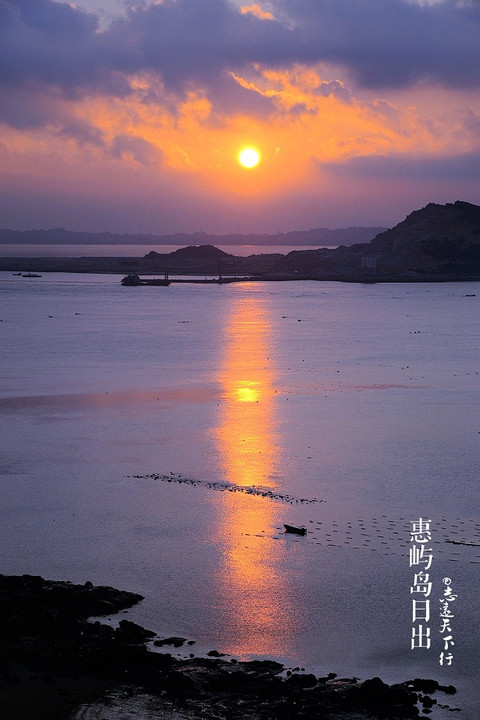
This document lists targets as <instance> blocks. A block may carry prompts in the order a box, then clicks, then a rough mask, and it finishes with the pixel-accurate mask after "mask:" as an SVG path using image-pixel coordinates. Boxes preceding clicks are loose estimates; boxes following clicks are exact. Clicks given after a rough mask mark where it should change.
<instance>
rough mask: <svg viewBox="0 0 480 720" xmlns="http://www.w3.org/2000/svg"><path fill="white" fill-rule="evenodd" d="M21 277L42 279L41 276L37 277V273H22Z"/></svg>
mask: <svg viewBox="0 0 480 720" xmlns="http://www.w3.org/2000/svg"><path fill="white" fill-rule="evenodd" d="M22 277H26V278H35V277H42V276H41V275H37V273H32V272H28V273H24V274H23V275H22Z"/></svg>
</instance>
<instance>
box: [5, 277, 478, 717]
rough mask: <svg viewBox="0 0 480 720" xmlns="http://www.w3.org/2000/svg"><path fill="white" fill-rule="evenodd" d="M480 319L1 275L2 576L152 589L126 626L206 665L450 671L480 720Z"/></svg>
mask: <svg viewBox="0 0 480 720" xmlns="http://www.w3.org/2000/svg"><path fill="white" fill-rule="evenodd" d="M479 310H480V285H479V284H475V283H458V284H451V283H445V284H415V285H401V284H378V285H354V284H341V283H321V282H298V283H296V282H290V283H270V284H269V283H255V284H238V285H225V286H207V285H206V286H201V285H181V286H176V285H171V286H170V287H168V288H158V287H157V288H155V287H151V288H150V287H148V288H124V287H122V286H121V285H120V283H119V278H118V277H116V276H102V275H68V274H50V275H49V274H43V277H41V278H37V279H27V278H21V277H14V276H12V275H11V274H7V273H0V320H1V322H0V337H1V347H2V354H1V358H2V359H1V386H0V388H1V389H0V418H1V427H2V433H1V444H2V453H1V468H0V471H1V475H0V498H1V502H0V519H1V522H0V571H1V572H2V573H6V574H18V573H31V574H41V575H43V576H45V577H48V578H51V579H70V580H72V581H74V582H81V583H83V582H85V581H86V580H91V581H92V582H94V583H95V584H108V585H113V586H116V587H121V588H123V589H127V590H132V591H137V592H140V593H142V594H143V595H145V600H144V601H143V602H142V603H141V604H140V605H139V606H138V607H137V608H134V609H132V610H131V611H130V613H129V618H130V619H132V620H134V621H136V622H139V623H141V624H143V625H145V626H146V627H149V628H150V629H153V630H155V631H156V632H158V633H159V634H161V635H167V634H168V635H172V634H175V635H181V636H183V637H186V638H189V639H193V640H196V641H197V643H196V645H194V646H193V647H194V648H195V652H201V651H206V650H210V649H212V648H215V649H218V650H221V651H223V652H226V653H229V654H231V655H233V656H235V657H238V658H240V657H242V658H246V657H256V656H261V657H264V656H268V657H274V658H277V659H280V660H282V661H284V662H285V663H287V664H288V665H289V666H294V665H301V666H302V667H305V668H307V669H310V670H313V671H314V672H317V673H319V674H320V673H326V672H330V671H332V672H337V673H338V674H339V675H340V676H347V675H356V676H357V677H360V678H366V677H371V676H372V675H377V674H378V675H380V676H381V677H382V678H383V679H384V680H386V681H387V682H393V681H401V680H406V679H409V678H411V677H418V676H422V677H434V678H436V679H437V680H439V682H441V683H442V684H447V685H448V684H454V685H456V686H457V687H458V688H459V689H460V693H459V695H458V696H456V697H454V698H453V699H452V697H451V696H449V697H447V698H446V701H447V702H448V703H449V704H450V706H456V705H458V706H459V707H462V708H463V710H462V713H456V716H457V717H460V718H462V720H463V719H467V718H468V719H469V720H470V719H472V720H473V719H474V718H478V717H479V713H480V709H479V708H480V702H478V701H479V697H478V683H477V669H478V666H479V664H480V657H479V654H480V653H479V646H478V639H479V638H478V587H479V583H478V578H479V572H480V504H479V483H478V468H479V467H480V457H479V455H480V453H479V447H480V418H479V410H478V408H479V407H480V402H479V401H480V393H479V390H480V374H479V373H480V353H479V348H480V323H479V318H480V312H479ZM420 517H423V518H425V519H428V520H431V535H432V537H431V542H430V543H429V547H430V548H431V550H432V553H431V554H432V556H433V561H432V565H431V568H430V569H429V571H428V573H429V582H432V587H431V594H430V596H429V599H430V603H431V605H430V614H431V617H430V620H429V621H428V622H427V621H424V622H423V626H424V627H427V626H428V628H429V630H430V634H431V647H430V648H429V649H427V648H415V649H414V650H411V649H410V641H411V635H412V627H413V625H414V623H413V620H412V594H411V592H410V588H411V587H412V585H414V573H415V572H418V571H419V567H418V566H417V567H416V568H415V567H410V565H409V548H410V547H411V545H412V543H411V542H410V529H411V524H410V522H411V521H413V520H417V521H418V519H419V518H420ZM284 523H290V524H294V525H295V524H303V525H305V526H306V527H307V529H308V534H307V536H306V537H303V538H302V537H295V536H292V535H285V533H284V532H283V524H284ZM420 569H421V568H420ZM445 577H449V578H451V587H452V588H453V589H454V592H455V593H456V595H457V599H456V600H455V602H454V603H452V607H453V606H454V615H455V616H454V618H453V619H452V624H451V632H450V635H451V636H452V638H453V640H454V642H455V645H454V646H453V645H451V646H450V650H449V651H450V652H451V653H452V654H453V661H452V664H451V666H449V667H447V666H441V665H440V663H439V657H440V653H441V652H442V650H444V641H443V639H442V637H443V636H442V634H441V633H440V627H441V624H440V618H439V612H440V599H441V598H442V596H443V592H444V588H445V585H444V584H443V582H442V579H443V578H445ZM417 586H418V583H417ZM420 599H422V600H424V599H425V595H423V596H422V597H421V598H420ZM418 624H419V623H418V621H416V622H415V627H416V628H418ZM444 635H445V633H444ZM190 649H191V648H190V647H189V651H190ZM442 701H443V699H442V696H439V702H442ZM435 712H436V714H435V713H434V714H433V715H432V717H433V718H436V717H438V718H440V717H443V716H442V715H441V711H440V713H439V711H438V709H437V710H436V711H435Z"/></svg>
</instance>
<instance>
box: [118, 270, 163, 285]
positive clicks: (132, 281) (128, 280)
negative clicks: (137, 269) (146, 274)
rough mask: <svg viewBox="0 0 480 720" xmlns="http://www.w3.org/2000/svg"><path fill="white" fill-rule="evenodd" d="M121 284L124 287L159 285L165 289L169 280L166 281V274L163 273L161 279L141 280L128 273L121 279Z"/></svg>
mask: <svg viewBox="0 0 480 720" xmlns="http://www.w3.org/2000/svg"><path fill="white" fill-rule="evenodd" d="M121 283H122V285H124V286H126V287H138V286H140V285H160V286H162V287H165V286H167V285H170V283H171V280H169V279H168V273H165V277H163V278H141V277H140V275H135V274H134V273H130V274H129V275H126V276H125V277H124V278H123V280H122V281H121Z"/></svg>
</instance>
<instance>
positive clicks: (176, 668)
mask: <svg viewBox="0 0 480 720" xmlns="http://www.w3.org/2000/svg"><path fill="white" fill-rule="evenodd" d="M142 599H143V598H142V597H141V596H140V595H137V594H135V593H131V592H125V591H120V590H115V589H114V588H110V587H94V586H93V585H92V583H90V582H87V583H85V584H84V585H74V584H72V583H69V582H58V581H49V580H44V579H43V578H41V577H38V576H30V575H23V576H14V577H12V576H4V575H0V708H1V717H2V720H38V718H48V719H49V720H67V718H80V717H90V715H88V713H87V715H85V714H84V710H82V709H81V708H83V709H85V708H88V707H93V706H94V704H95V702H96V701H99V700H100V699H101V698H105V697H107V698H108V694H109V693H115V692H116V693H117V697H118V693H119V692H120V693H121V697H123V698H125V699H127V698H131V697H133V696H139V695H141V694H142V693H148V696H149V698H150V703H153V704H154V706H155V712H156V714H155V717H158V718H177V719H180V718H190V720H196V719H198V720H199V719H200V718H211V719H212V720H220V718H226V717H228V718H229V719H230V718H232V719H233V720H235V719H237V720H240V718H242V720H254V719H256V720H274V719H275V720H280V719H282V718H285V719H286V718H288V719H289V720H290V719H295V718H303V719H305V720H307V719H309V720H335V719H337V720H340V719H343V720H347V719H348V718H352V720H353V718H356V720H363V719H364V718H365V719H366V718H388V719H389V720H396V719H398V720H400V719H401V718H416V717H419V716H425V717H426V716H428V714H429V713H430V712H431V708H432V707H433V706H434V705H435V704H437V702H438V704H439V706H443V707H448V706H447V705H442V703H444V702H445V700H444V696H445V694H447V695H451V694H453V693H455V688H453V687H452V686H448V687H440V686H439V684H438V682H436V681H435V680H425V679H418V678H417V679H414V680H411V681H408V682H403V683H400V684H397V685H390V686H389V685H387V684H385V683H384V682H382V680H381V679H380V678H378V677H376V678H372V679H369V680H365V681H363V682H359V681H358V680H357V679H356V678H343V679H339V678H337V677H336V675H335V674H333V673H331V674H329V675H327V676H325V677H316V676H314V675H313V674H310V673H306V672H304V671H301V669H300V668H295V669H287V668H285V667H283V666H282V665H281V664H279V663H278V662H275V661H272V660H263V661H251V662H239V661H238V662H237V661H236V660H235V659H234V658H230V659H227V658H225V656H223V655H222V654H221V653H219V652H218V651H215V650H212V651H210V652H209V653H207V656H206V657H198V658H197V657H195V656H194V654H193V653H192V652H188V651H190V650H191V646H192V645H193V644H194V643H193V641H187V640H186V639H185V638H176V637H172V638H157V637H156V635H155V633H154V632H152V631H149V630H145V629H144V628H142V627H140V626H139V625H137V624H135V623H133V622H130V621H128V620H126V619H125V618H124V619H122V620H121V621H120V622H119V623H118V625H117V627H113V626H112V624H108V625H107V624H105V623H102V622H100V621H99V620H98V619H94V620H92V619H90V618H92V616H93V617H94V618H96V617H98V616H106V615H108V616H111V615H114V614H116V613H118V612H126V611H127V609H128V608H129V607H131V606H132V605H134V604H135V603H137V602H139V601H141V600H142ZM165 646H167V647H168V646H170V647H174V648H179V647H182V646H185V647H186V648H187V652H188V655H187V654H186V655H185V657H183V658H181V657H178V655H177V657H174V656H173V655H172V654H171V653H168V652H165V651H164V648H165ZM438 693H441V695H439V699H438V700H437V698H436V697H435V695H437V694H438ZM106 702H107V701H106ZM91 717H95V714H93V715H91ZM109 717H110V716H109Z"/></svg>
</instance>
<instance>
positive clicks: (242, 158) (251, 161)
mask: <svg viewBox="0 0 480 720" xmlns="http://www.w3.org/2000/svg"><path fill="white" fill-rule="evenodd" d="M238 162H239V163H240V165H243V167H244V168H253V167H255V165H258V163H259V162H260V153H259V152H258V150H255V148H252V147H245V148H243V149H242V150H240V152H239V153H238Z"/></svg>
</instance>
